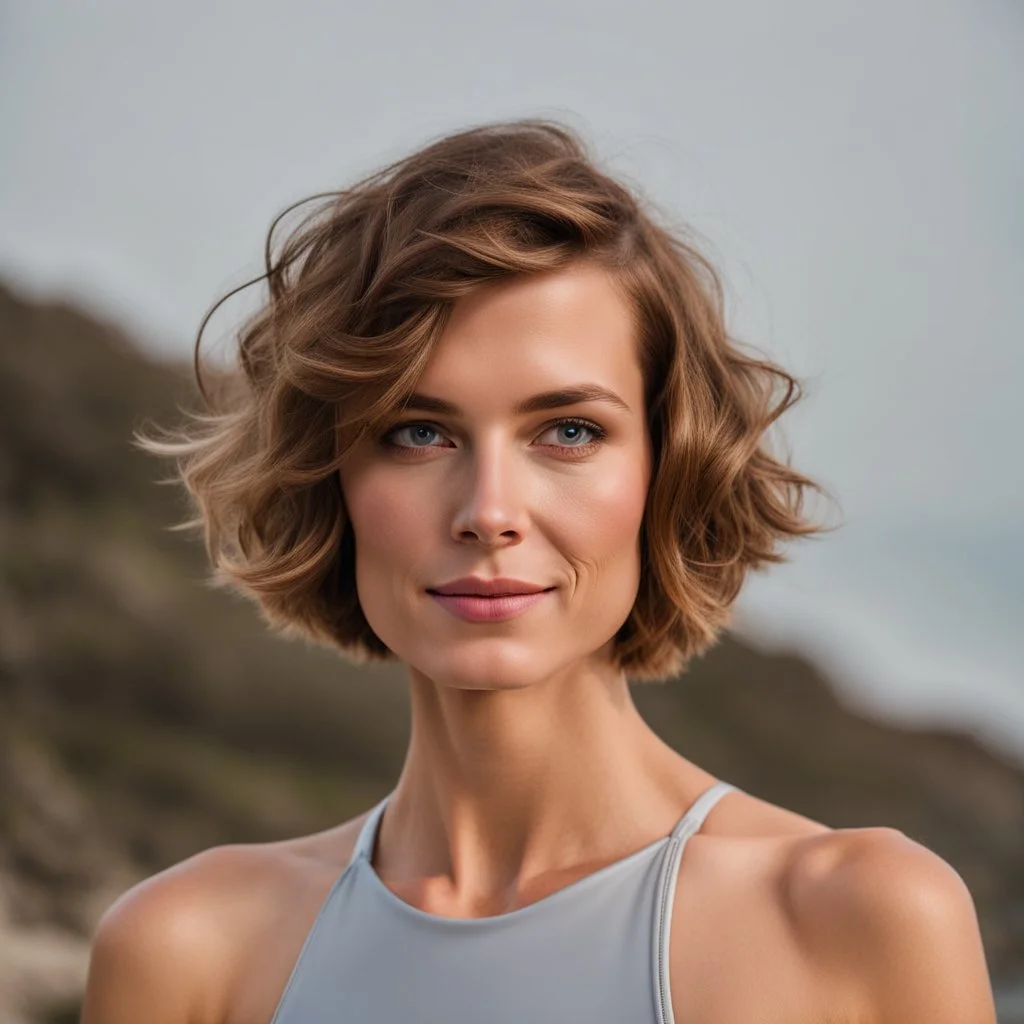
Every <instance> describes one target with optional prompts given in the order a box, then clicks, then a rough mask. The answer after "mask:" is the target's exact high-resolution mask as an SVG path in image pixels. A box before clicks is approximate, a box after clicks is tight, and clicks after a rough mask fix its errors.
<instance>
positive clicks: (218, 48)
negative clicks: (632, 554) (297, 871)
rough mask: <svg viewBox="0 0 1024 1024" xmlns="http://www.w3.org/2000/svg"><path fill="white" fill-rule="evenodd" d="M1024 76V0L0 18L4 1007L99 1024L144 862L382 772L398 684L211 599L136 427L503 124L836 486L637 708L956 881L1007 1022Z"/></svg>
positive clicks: (1023, 609)
mask: <svg viewBox="0 0 1024 1024" xmlns="http://www.w3.org/2000/svg"><path fill="white" fill-rule="evenodd" d="M1022 58H1024V10H1022V8H1021V7H1020V6H1019V5H1018V4H1016V3H1013V2H1012V0H975V2H973V3H965V2H960V3H957V2H952V0H930V2H928V3H925V2H924V0H898V2H886V3H882V2H881V0H864V2H862V3H859V4H856V5H852V4H820V3H812V2H810V0H783V2H781V3H779V4H771V5H765V4H757V3H755V2H753V0H726V2H720V3H717V4H714V5H712V4H703V5H682V4H670V3H668V2H667V0H659V2H647V0H634V2H631V3H629V4H625V3H621V2H620V3H611V2H608V0H589V2H587V3H581V2H570V0H562V2H557V0H556V2H554V3H550V2H548V3H539V2H537V0H525V2H521V3H519V4H516V5H508V4H495V3H491V2H489V0H479V2H476V3H466V2H463V3H455V2H452V0H437V2H435V3H433V4H430V5H420V4H412V3H408V2H405V3H394V4H382V5H369V4H361V5H355V4H324V3H313V2H311V0H302V2H299V0H293V2H292V3H290V4H287V5H283V4H271V3H269V2H265V0H249V2H247V3H244V4H243V3H236V2H226V0H218V2H216V3H209V2H205V3H200V2H198V0H178V2H177V3H174V4H169V3H168V4H154V3H150V4H130V3H128V2H115V0H104V2H97V3H92V4H87V5H86V4H72V3H70V2H56V0H54V2H49V3H47V2H43V3H38V4H28V3H16V2H11V0H7V2H0V139H2V142H0V159H2V165H0V441H2V444H0V488H2V491H0V494H2V501H0V744H2V745H0V1024H27V1022H32V1024H40V1022H44V1021H45V1022H49V1024H59V1022H66V1021H73V1020H76V1019H77V1005H78V999H79V996H80V993H81V986H82V983H83V980H84V972H85V968H86V963H87V955H88V942H89V937H90V934H91V931H92V929H93V928H94V927H95V923H96V921H97V919H98V917H99V915H100V913H102V911H103V910H104V909H105V908H106V906H108V905H109V903H110V902H111V901H112V900H113V899H114V898H115V897H116V896H117V895H118V894H119V893H120V892H122V891H123V890H124V889H125V888H127V887H128V886H129V885H131V884H133V883H134V882H135V881H137V880H138V879H140V878H142V877H144V876H145V875H147V874H150V873H152V872H154V871H156V870H160V869H162V868H163V867H166V866H168V865H169V864H171V863H173V862H175V861H176V860H180V859H182V858H184V857H186V856H188V855H190V854H191V853H193V852H196V851H197V850H199V849H202V848H204V847H206V846H210V845H214V844H218V843H225V842H240V841H259V840H264V839H271V838H280V837H284V836H288V835H295V834H299V833H300V832H304V831H312V830H315V829H318V828H324V827H327V826H328V825H331V824H335V823H337V822H338V821H340V820H342V819H344V818H346V817H349V816H351V815H354V814H357V813H360V812H361V811H363V810H365V809H366V808H367V807H368V806H369V805H370V803H371V802H373V801H375V800H377V799H379V798H380V797H381V796H383V795H384V793H385V792H387V791H388V790H389V789H390V787H391V785H392V784H393V782H394V780H395V778H396V777H397V772H398V768H399V765H400V762H401V758H402V754H403V752H404V743H405V737H406V734H407V728H408V714H407V707H406V702H405V693H404V685H403V680H402V676H401V672H400V670H390V669H388V670H385V669H374V670H362V671H360V670H357V669H355V668H353V667H351V666H349V665H347V664H345V663H343V662H341V661H340V660H339V659H338V658H337V657H335V656H333V655H331V654H330V653H329V652H327V651H323V650H316V649H312V648H309V647H305V646H303V645H300V644H295V643H291V644H288V643H285V642H284V641H282V640H279V639H277V638H275V637H272V636H270V635H269V634H268V633H267V632H266V630H265V629H264V628H263V627H262V625H261V624H260V622H259V619H258V616H257V615H256V613H255V611H254V610H253V609H252V608H251V607H250V606H249V605H248V604H246V603H245V602H244V601H242V600H241V599H239V598H232V597H230V596H229V595H227V594H225V593H223V592H215V591H212V590H211V589H209V588H208V587H206V586H205V585H204V582H203V581H204V576H205V561H204V558H203V554H202V552H201V550H200V546H199V544H198V542H197V541H196V540H195V539H194V538H187V537H184V536H182V535H180V534H171V533H169V532H168V530H167V527H168V526H169V525H171V524H172V523H174V522H175V521H177V520H178V519H180V518H181V517H182V515H183V513H184V511H185V506H184V502H183V500H182V498H181V496H180V495H179V494H178V493H177V491H176V490H174V489H172V488H168V487H158V486H157V485H156V484H155V481H156V479H157V478H158V477H160V476H161V475H163V474H164V473H165V472H166V468H167V467H165V466H162V465H157V464H156V463H155V462H154V461H153V460H151V459H150V458H148V457H146V456H143V455H141V454H140V453H138V452H136V451H135V450H134V449H133V448H132V447H131V444H130V441H131V433H132V430H133V429H134V428H135V427H137V426H139V425H141V424H142V423H143V422H144V421H146V420H155V421H157V422H160V423H164V424H166V423H171V422H174V420H175V418H176V412H175V410H176V405H177V403H179V402H186V403H187V402H189V401H190V400H191V396H192V390H191V383H190V379H189V376H188V372H187V369H186V367H185V363H186V361H187V359H188V358H189V355H190V349H191V343H192V339H193V337H194V334H195V330H196V328H197V326H198V323H199V321H200V319H201V317H202V315H203V313H204V312H205V310H206V308H207V307H208V306H209V305H210V303H211V302H212V301H213V300H214V299H215V298H217V297H219V296H220V295H221V294H222V293H223V292H224V291H226V290H228V289H229V288H231V287H233V286H235V285H237V284H240V283H242V282H243V281H245V280H247V279H248V278H249V277H251V276H254V275H255V274H258V273H259V272H260V262H261V253H262V244H263V238H264V235H265V232H266V229H267V227H268V226H269V223H270V221H271V219H272V218H273V216H274V215H275V214H276V213H278V212H279V211H280V210H281V209H283V208H284V207H285V206H286V205H288V204H289V203H291V202H294V201H296V200H298V199H300V198H302V197H304V196H306V195H309V194H312V193H315V192H318V191H324V190H329V189H334V188H338V187H341V186H343V185H345V184H346V183H348V182H350V181H351V180H353V179H354V178H355V177H357V176H359V175H361V174H363V173H366V172H368V171H370V170H373V169H374V168H376V167H378V166H380V165H381V164H383V163H385V162H388V161H390V160H393V159H396V158H398V157H400V156H402V155H404V154H406V153H408V152H410V151H411V150H413V149H415V148H417V147H418V146H420V145H422V144H424V143H426V142H428V141H430V140H432V139H434V138H436V137H437V136H439V135H441V134H443V133H445V132H447V131H450V130H454V129H456V128H460V127H465V126H467V125H469V124H474V123H479V122H482V121H488V120H494V119H499V118H513V117H521V116H542V117H551V118H556V119H558V120H561V121H564V122H566V123H568V124H569V125H571V126H573V127H574V128H576V129H578V130H579V131H580V132H582V133H583V135H584V136H585V137H586V138H587V139H588V140H589V142H590V143H591V145H592V146H593V149H594V151H595V153H596V154H597V156H598V157H599V158H600V159H601V160H602V161H603V162H604V163H605V165H606V166H607V168H608V169H610V170H611V171H612V172H613V173H615V174H617V175H618V176H619V177H620V178H623V179H625V180H626V181H628V182H629V183H630V184H632V185H633V186H634V187H635V188H636V189H638V190H639V191H640V192H642V193H643V194H644V195H645V196H647V197H648V199H649V201H650V202H651V204H652V205H653V206H654V207H655V208H656V209H657V210H658V211H660V215H661V216H662V218H663V219H664V220H666V221H668V222H669V223H671V224H679V225H687V226H689V227H690V228H691V229H692V230H694V231H695V232H696V233H697V235H698V238H699V239H700V240H702V241H701V244H702V247H703V248H704V250H705V251H706V252H707V253H708V255H709V256H710V257H711V258H712V259H713V261H714V262H716V263H717V265H718V266H719V267H720V268H721V270H722V273H723V275H724V278H725V281H726V285H727V302H728V310H729V319H730V326H731V329H732V332H733V334H734V335H735V336H736V337H738V338H739V339H741V340H742V341H744V342H747V343H749V344H752V345H754V346H757V347H758V348H760V349H762V350H764V351H766V352H768V353H769V354H770V355H771V357H772V358H774V359H776V360H778V361H780V362H781V363H782V364H783V365H784V366H786V367H787V368H788V369H789V370H791V371H792V372H794V373H795V374H796V375H797V376H799V377H800V378H801V379H802V380H803V381H804V383H805V385H806V389H807V392H808V397H807V398H806V400H805V401H804V402H803V403H801V405H800V406H799V407H798V408H797V409H795V410H794V411H793V412H791V413H790V414H789V415H788V416H787V417H786V419H787V420H788V422H787V423H785V429H786V434H787V437H788V439H789V446H790V449H791V451H792V456H793V461H794V463H795V464H796V465H797V466H798V467H799V468H800V469H802V470H805V471H806V472H808V473H810V474H811V475H812V476H815V477H817V478H818V479H820V480H821V481H822V482H824V483H825V485H826V486H827V487H829V488H830V489H831V490H832V492H833V493H834V494H835V495H836V496H837V497H838V499H839V502H840V505H841V512H842V519H843V523H844V525H843V526H842V528H841V529H840V530H838V531H837V532H835V533H832V534H829V535H827V536H825V537H823V538H820V539H817V540H814V541H810V542H804V543H802V544H799V545H795V546H793V547H792V548H791V549H790V557H791V561H790V562H789V563H788V564H787V565H785V566H780V567H777V568H775V569H772V570H771V571H770V572H768V573H766V574H764V575H761V576H758V577H756V578H754V579H752V580H751V581H750V583H749V585H748V587H747V588H746V590H745V591H744V593H743V595H742V596H741V598H740V600H739V603H738V606H737V616H736V623H735V628H734V629H733V630H732V631H731V632H730V634H729V635H728V636H727V637H726V638H725V639H724V640H723V642H722V644H721V645H719V646H718V647H717V648H715V649H714V650H713V651H712V652H711V653H710V654H709V655H708V656H707V657H705V658H703V659H701V660H700V661H698V662H696V663H695V664H694V665H693V666H692V668H691V670H690V671H688V672H687V673H686V674H685V675H684V676H682V677H681V678H680V679H678V680H674V681H672V682H670V683H668V684H666V685H665V686H657V687H644V686H635V687H634V694H635V696H636V700H637V703H638V705H639V706H640V707H641V710H642V712H643V713H644V715H645V717H647V718H648V720H649V721H650V722H651V723H652V725H653V726H654V727H655V728H656V729H657V730H658V731H659V732H660V733H661V734H662V735H663V736H664V737H665V738H666V739H668V740H669V742H671V743H672V744H673V746H675V747H676V749H678V750H680V752H682V753H684V754H685V755H686V756H687V757H689V758H690V759H691V760H693V761H695V762H697V763H698V764H700V765H701V766H702V767H705V768H707V769H708V770H709V771H712V772H714V773H715V774H717V775H719V776H721V777H724V778H726V779H729V780H730V781H732V782H734V783H735V784H737V785H739V786H741V787H743V788H745V789H747V790H748V791H750V792H752V793H755V794H756V795H758V796H761V797H762V798H764V799H767V800H771V801H773V802H777V803H781V804H783V805H784V806H787V807H791V808H793V809H795V810H798V811H800V812H801V813H804V814H808V815H810V816H812V817H814V818H816V819H818V820H821V821H824V822H825V823H827V824H829V825H832V826H834V827H850V826H861V825H882V824H884V825H891V826H893V827H896V828H900V829H902V830H903V831H905V832H906V833H907V834H908V835H910V836H912V837H913V838H915V839H917V840H918V841H920V842H923V843H925V844H926V845H928V846H929V847H931V848H932V849H934V850H936V851H937V852H938V853H939V854H940V855H942V856H943V857H944V858H946V859H947V860H948V861H949V862H950V863H951V864H953V865H954V867H956V868H957V870H958V871H959V872H960V873H961V875H962V876H963V877H964V879H965V881H966V882H967V883H968V885H969V886H970V888H971V891H972V893H973V895H974V897H975V902H976V905H977V907H978V913H979V919H980V922H981V925H982V931H983V937H984V939H985V947H986V953H987V955H988V958H989V965H990V970H991V972H992V976H993V980H994V982H995V984H996V990H997V995H998V1000H999V1007H1000V1021H1001V1022H1003V1024H1007V1022H1012V1021H1024V629H1022V628H1021V627H1022V623H1024V540H1022V531H1021V526H1022V524H1024V472H1022V468H1021V467H1022V459H1021V456H1020V448H1021V442H1022V441H1024V431H1022V429H1021V427H1020V422H1019V409H1020V381H1021V379H1022V378H1024V346H1022V345H1021V336H1020V335H1021V328H1020V324H1021V323H1022V322H1024V287H1022V276H1021V271H1022V269H1024V201H1022V195H1024V190H1022V189H1021V181H1022V172H1024V142H1022V137H1021V133H1020V125H1021V123H1022V115H1024V59H1022ZM261 298H262V293H260V292H259V291H258V289H250V291H249V292H247V293H245V294H243V295H242V296H240V297H238V298H237V299H234V300H232V301H231V302H229V303H228V304H227V305H226V307H225V308H224V309H223V310H222V311H221V313H219V314H218V316H217V317H216V318H215V319H214V321H213V322H212V324H211V327H210V331H209V333H208V335H207V340H208V341H209V342H211V343H212V348H213V349H214V350H217V349H218V347H219V348H220V349H221V350H222V351H224V350H227V347H228V346H229V345H230V341H231V332H232V329H233V328H234V327H235V326H237V323H238V322H239V320H240V319H241V318H242V317H243V316H244V315H245V314H246V313H247V312H249V311H250V310H251V309H253V308H255V305H256V303H258V302H259V301H260V299H261Z"/></svg>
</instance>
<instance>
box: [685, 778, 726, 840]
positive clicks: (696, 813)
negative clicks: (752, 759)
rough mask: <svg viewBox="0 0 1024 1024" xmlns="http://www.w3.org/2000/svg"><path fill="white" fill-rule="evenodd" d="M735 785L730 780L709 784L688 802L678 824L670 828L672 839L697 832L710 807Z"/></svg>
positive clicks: (709, 811) (686, 836)
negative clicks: (695, 797)
mask: <svg viewBox="0 0 1024 1024" xmlns="http://www.w3.org/2000/svg"><path fill="white" fill-rule="evenodd" d="M735 789H736V787H735V786H734V785H732V783H730V782H722V781H719V782H716V783H715V784H714V785H713V786H709V787H708V788H707V789H706V790H704V792H703V793H701V795H700V796H699V797H697V799H696V800H694V801H693V803H692V804H690V807H689V809H688V810H687V812H686V813H685V814H684V815H683V816H682V817H681V818H680V819H679V822H678V824H677V825H676V827H675V828H674V829H672V838H673V839H686V838H688V837H689V836H692V835H693V834H694V832H699V831H700V827H701V825H703V824H704V819H705V818H706V817H707V816H708V815H709V814H710V813H711V808H712V807H714V806H715V804H717V803H718V801H719V800H721V799H722V797H723V796H725V794H726V793H731V792H733V790H735Z"/></svg>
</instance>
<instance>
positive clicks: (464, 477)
mask: <svg viewBox="0 0 1024 1024" xmlns="http://www.w3.org/2000/svg"><path fill="white" fill-rule="evenodd" d="M521 470H522V467H521V466H520V465H519V464H518V462H517V459H516V457H515V454H514V453H513V452H511V451H509V450H508V448H507V446H504V447H503V446H501V443H500V442H499V441H497V440H495V441H493V442H489V443H487V444H486V445H481V446H479V447H478V448H477V449H476V450H474V451H472V452H469V453H468V454H467V456H466V460H465V464H464V465H463V466H462V467H461V471H460V479H459V481H458V482H457V483H456V484H455V487H456V488H457V501H456V506H455V513H454V515H453V517H452V536H453V537H454V538H455V539H456V540H458V541H473V540H475V541H477V542H478V543H481V544H487V545H493V544H497V543H499V542H502V541H503V542H505V543H510V542H518V541H519V540H521V539H522V538H523V536H524V535H525V532H526V524H527V509H526V499H527V496H528V495H527V493H526V481H525V479H524V475H523V473H522V472H521Z"/></svg>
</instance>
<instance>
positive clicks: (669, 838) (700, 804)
mask: <svg viewBox="0 0 1024 1024" xmlns="http://www.w3.org/2000/svg"><path fill="white" fill-rule="evenodd" d="M735 788H736V787H735V786H732V785H731V784H729V783H727V782H721V781H719V782H715V783H714V784H713V785H711V786H709V787H708V788H707V789H706V790H705V791H704V792H703V793H701V794H700V795H699V796H698V797H697V798H696V800H694V801H693V803H692V804H691V805H690V806H689V807H688V808H687V809H686V812H685V813H684V814H683V816H682V817H681V818H680V819H679V821H678V822H677V823H676V825H675V827H674V828H673V829H672V831H671V832H670V833H669V834H668V835H666V836H661V837H659V838H658V839H655V840H654V841H653V842H650V843H648V844H647V845H646V846H642V847H641V848H640V849H638V850H634V851H633V852H632V853H627V854H626V855H625V856H624V857H620V858H619V859H618V860H614V861H612V862H611V863H609V864H605V865H604V866H603V867H600V868H598V869H597V870H596V871H591V872H590V873H589V874H586V875H584V876H583V877H582V878H577V879H576V880H575V881H574V882H570V883H569V884H568V885H563V886H562V887H561V888H559V889H556V890H555V891H554V892H551V893H548V895H547V896H542V897H541V898H540V899H537V900H534V901H533V902H532V903H527V904H526V906H524V907H516V908H515V909H514V910H509V911H507V912H506V913H504V914H489V915H487V916H486V917H448V916H445V915H443V914H432V913H430V912H429V911H426V910H420V908H419V907H414V906H413V905H412V904H411V903H407V902H406V901H405V900H403V899H402V898H401V897H400V896H398V895H397V894H396V893H395V892H393V891H392V890H391V889H389V888H388V886H386V885H385V884H384V881H383V880H382V879H381V877H380V875H378V874H377V869H376V868H375V867H374V866H373V862H372V857H373V851H374V848H375V847H376V845H377V833H378V831H379V829H380V821H381V818H382V817H383V815H384V809H385V807H386V806H387V803H388V800H389V799H390V796H391V794H390V793H389V794H388V795H387V796H386V797H384V799H383V800H381V801H380V802H379V803H378V804H377V806H376V807H374V808H373V810H372V811H371V812H370V817H369V818H368V819H367V821H366V822H365V823H364V825H363V829H362V830H361V832H360V835H359V838H358V840H357V843H356V851H355V855H354V856H353V858H352V865H351V866H352V867H360V868H361V869H362V870H364V872H365V873H366V874H367V875H368V876H369V879H370V883H371V885H372V886H373V887H374V888H375V889H376V890H377V891H378V893H379V894H380V895H381V896H382V898H384V899H385V900H386V901H387V902H388V903H389V904H390V905H392V906H393V907H394V908H395V909H396V910H398V911H399V912H401V913H405V914H408V915H409V916H410V917H412V918H414V919H418V920H420V921H423V922H430V923H433V924H437V925H441V926H444V927H452V928H482V927H487V926H488V925H492V926H494V925H504V924H506V923H508V922H511V921H518V920H520V919H522V918H523V917H524V916H527V915H530V914H531V913H540V912H541V910H542V909H543V908H545V907H548V906H550V905H552V904H553V903H558V902H560V901H561V900H562V899H563V898H565V899H567V898H569V896H570V895H572V894H573V893H576V892H578V891H580V890H581V889H584V888H587V887H589V886H590V885H592V884H594V883H595V882H597V881H600V880H602V879H604V878H606V877H607V876H608V875H610V874H612V873H614V872H615V871H618V870H621V869H623V868H625V867H627V866H629V865H630V864H633V863H634V862H636V861H638V860H641V859H642V858H644V857H645V856H650V855H653V854H654V853H655V852H656V851H657V850H659V849H661V848H663V847H665V846H667V845H668V844H669V843H671V842H683V841H685V840H686V839H687V838H689V836H690V835H692V834H693V833H694V832H696V831H698V830H699V829H700V827H701V825H702V824H703V823H704V818H705V817H706V816H707V813H708V812H709V811H710V810H711V808H712V807H713V806H714V805H715V804H716V803H717V802H718V800H719V799H720V798H721V797H722V796H725V794H726V793H728V792H731V791H732V790H734V789H735Z"/></svg>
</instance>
